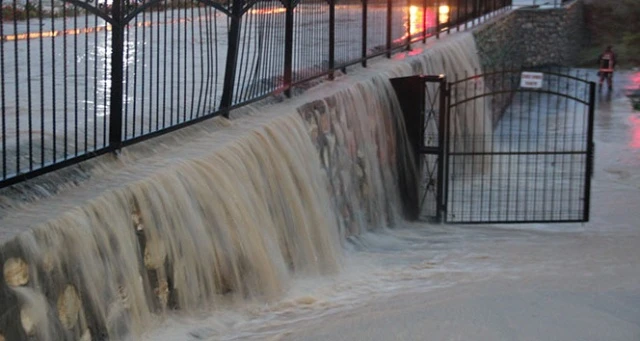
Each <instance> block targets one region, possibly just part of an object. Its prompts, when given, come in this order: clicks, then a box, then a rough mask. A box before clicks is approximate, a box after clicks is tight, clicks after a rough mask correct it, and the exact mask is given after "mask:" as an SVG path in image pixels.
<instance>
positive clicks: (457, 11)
mask: <svg viewBox="0 0 640 341" xmlns="http://www.w3.org/2000/svg"><path fill="white" fill-rule="evenodd" d="M460 2H461V0H456V32H460V6H461V4H460Z"/></svg>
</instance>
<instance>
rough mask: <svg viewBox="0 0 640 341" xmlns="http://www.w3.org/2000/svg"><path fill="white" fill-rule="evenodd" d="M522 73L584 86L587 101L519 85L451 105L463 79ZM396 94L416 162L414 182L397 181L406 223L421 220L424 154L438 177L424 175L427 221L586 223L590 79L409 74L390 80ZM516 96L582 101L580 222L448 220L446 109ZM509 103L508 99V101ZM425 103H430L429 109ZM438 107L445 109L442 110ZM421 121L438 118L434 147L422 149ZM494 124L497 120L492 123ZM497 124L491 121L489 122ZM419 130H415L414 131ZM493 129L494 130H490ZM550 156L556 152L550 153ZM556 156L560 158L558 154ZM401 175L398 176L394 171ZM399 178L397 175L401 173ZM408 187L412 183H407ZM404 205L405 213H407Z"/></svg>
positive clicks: (591, 148)
mask: <svg viewBox="0 0 640 341" xmlns="http://www.w3.org/2000/svg"><path fill="white" fill-rule="evenodd" d="M525 71H534V72H542V73H544V74H545V75H550V76H556V77H560V78H561V79H568V80H570V81H573V82H576V84H577V83H578V82H581V83H583V84H585V85H586V86H588V92H587V96H588V98H587V99H586V100H582V99H579V98H577V97H575V96H571V95H568V94H566V93H562V92H559V91H551V90H547V89H531V88H521V87H519V86H516V87H512V88H510V89H508V90H497V91H487V92H486V93H482V94H480V95H477V96H473V97H469V98H463V99H462V100H458V101H457V102H455V103H452V88H453V87H454V86H455V85H456V84H460V83H462V82H464V81H468V80H471V79H477V78H481V79H483V80H484V79H485V77H486V76H489V75H499V74H506V73H514V74H515V73H518V74H519V75H520V76H521V74H522V72H525ZM390 81H391V83H392V85H393V88H394V90H395V91H396V94H397V96H398V100H399V101H400V106H401V108H402V111H403V114H404V119H405V127H406V130H407V134H408V136H409V142H410V144H411V145H412V147H413V151H412V153H413V157H414V158H415V161H414V164H415V167H416V170H417V179H414V180H411V181H408V180H407V179H406V178H405V179H400V186H401V193H402V200H403V203H404V207H405V213H406V215H407V216H408V218H409V219H412V220H417V219H419V218H420V214H421V211H422V208H423V204H424V202H423V200H421V197H422V198H424V197H425V196H426V194H427V192H429V186H427V188H426V189H425V192H424V193H423V194H422V195H420V193H418V192H419V186H420V185H421V181H422V173H423V169H422V167H423V160H424V158H425V157H426V155H435V156H436V157H437V159H436V162H437V163H438V165H437V174H436V175H435V176H434V174H432V173H430V172H427V181H429V183H430V184H432V183H434V182H435V198H436V203H435V206H436V212H435V214H434V215H432V216H429V217H428V218H429V220H431V221H434V222H441V223H448V224H454V223H455V224H514V223H518V224H520V223H576V222H578V223H584V222H588V221H589V218H590V205H591V179H592V177H593V173H594V166H593V164H594V151H595V143H594V141H593V135H594V118H595V96H596V83H595V82H593V81H589V80H587V79H583V78H579V77H577V76H572V75H569V74H566V73H561V72H555V71H545V70H536V69H533V68H532V69H526V70H525V69H519V70H502V71H492V72H486V73H479V74H476V75H473V76H470V77H465V78H464V79H460V80H456V81H453V82H447V78H446V77H445V76H444V75H420V76H409V77H401V78H394V79H391V80H390ZM428 83H438V89H439V92H438V96H437V98H436V99H437V100H438V106H437V107H436V106H435V99H434V101H433V102H431V101H427V97H428V96H427V95H426V93H427V92H428V91H427V86H426V84H428ZM518 92H529V93H538V94H549V95H556V96H561V97H564V98H566V99H568V100H572V101H576V102H579V103H582V104H584V105H586V106H587V114H586V117H585V124H586V125H587V126H586V131H585V138H586V148H585V150H584V151H580V152H579V154H582V155H585V158H586V159H585V162H584V170H583V171H582V172H583V174H584V187H583V190H584V192H583V196H582V197H583V208H582V218H581V219H565V220H562V219H540V220H526V219H523V220H495V221H473V220H471V221H451V220H449V219H448V218H447V217H448V216H447V213H448V211H449V207H448V199H449V183H450V181H451V179H450V174H449V170H450V169H451V167H450V162H451V158H450V154H451V151H450V150H449V147H450V139H451V138H452V134H451V132H450V131H449V130H450V129H449V127H450V120H451V117H452V115H451V108H452V107H454V106H457V105H459V104H461V103H464V102H468V101H473V100H474V99H476V98H481V97H490V96H493V95H496V94H500V93H503V94H509V93H512V94H516V93H518ZM509 101H511V100H509ZM425 104H430V107H429V106H428V105H425ZM441 108H444V110H442V109H441ZM425 117H434V118H436V119H437V120H438V145H437V146H426V145H425V133H426V126H425ZM496 122H497V121H496ZM496 122H493V123H494V124H495V123H496ZM417 127H420V129H417ZM494 128H495V127H494ZM489 154H491V153H489ZM550 154H556V153H554V152H551V153H550ZM558 154H560V153H559V152H558ZM399 173H402V172H399ZM401 177H402V174H401ZM412 184H413V185H412ZM407 207H409V208H408V209H406V208H407Z"/></svg>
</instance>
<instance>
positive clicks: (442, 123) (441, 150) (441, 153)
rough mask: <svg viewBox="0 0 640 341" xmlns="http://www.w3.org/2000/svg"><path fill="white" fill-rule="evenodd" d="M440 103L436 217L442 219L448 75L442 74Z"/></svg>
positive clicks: (447, 113)
mask: <svg viewBox="0 0 640 341" xmlns="http://www.w3.org/2000/svg"><path fill="white" fill-rule="evenodd" d="M439 78H440V85H439V87H440V103H439V104H438V105H439V109H438V116H439V117H438V180H437V183H436V185H437V186H438V187H437V188H436V201H437V204H436V219H437V221H439V222H441V221H442V218H443V217H442V213H443V212H444V211H445V210H446V202H445V201H444V200H445V196H444V183H445V182H446V179H445V175H444V172H445V162H446V160H445V148H446V147H445V144H446V140H445V136H446V134H447V130H446V128H447V126H446V121H447V120H448V117H449V106H448V103H447V98H448V97H449V90H448V89H447V77H446V76H445V75H440V77H439Z"/></svg>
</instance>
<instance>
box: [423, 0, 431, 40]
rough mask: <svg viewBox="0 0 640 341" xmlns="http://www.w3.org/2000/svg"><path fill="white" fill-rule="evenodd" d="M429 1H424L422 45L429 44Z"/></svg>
mask: <svg viewBox="0 0 640 341" xmlns="http://www.w3.org/2000/svg"><path fill="white" fill-rule="evenodd" d="M428 6H429V5H428V4H427V0H422V43H423V44H424V43H426V42H427V35H428V32H427V29H428V27H427V8H428Z"/></svg>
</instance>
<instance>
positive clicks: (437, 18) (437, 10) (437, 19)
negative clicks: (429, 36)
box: [434, 0, 440, 39]
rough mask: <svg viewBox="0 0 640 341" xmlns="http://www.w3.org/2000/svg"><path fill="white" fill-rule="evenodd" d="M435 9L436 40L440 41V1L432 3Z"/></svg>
mask: <svg viewBox="0 0 640 341" xmlns="http://www.w3.org/2000/svg"><path fill="white" fill-rule="evenodd" d="M434 4H435V7H436V10H435V12H436V39H440V0H436V1H435V2H434Z"/></svg>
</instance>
